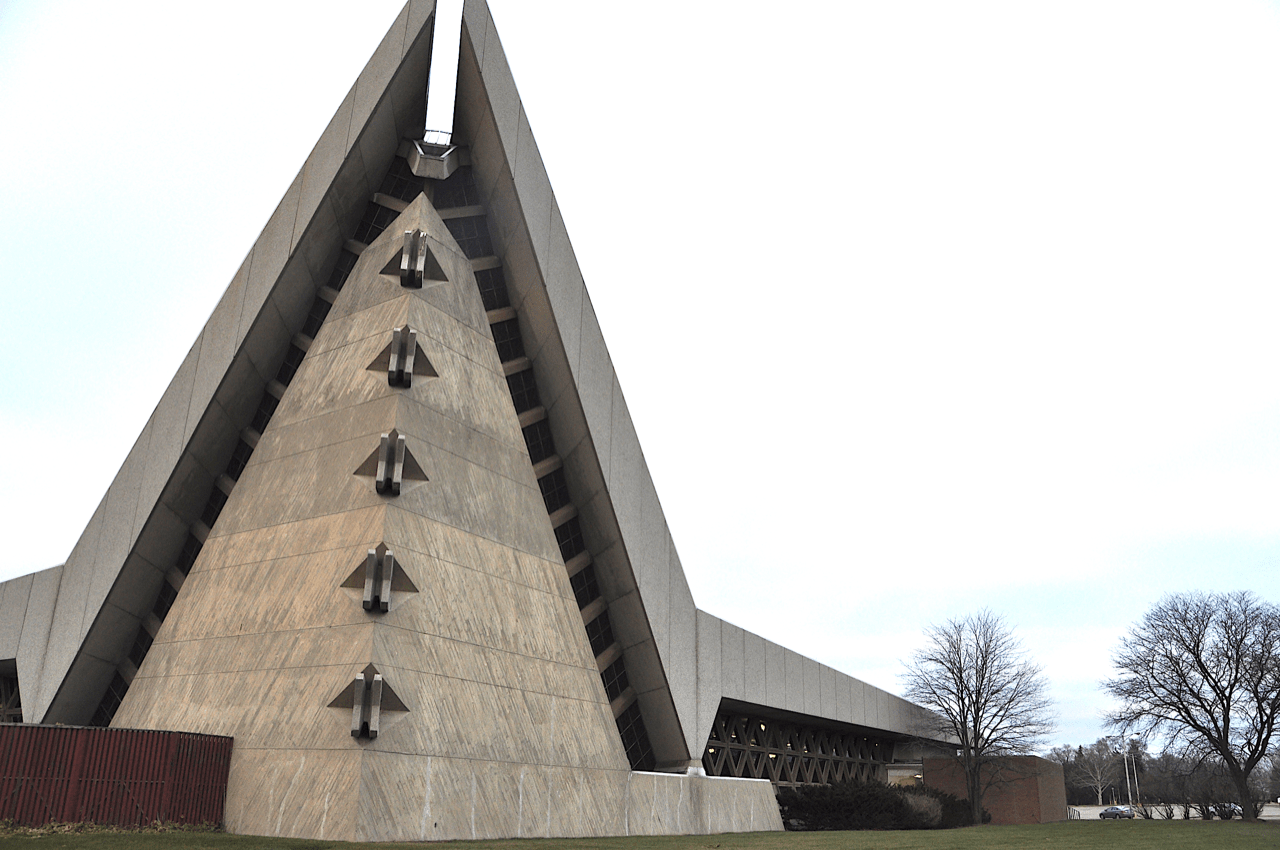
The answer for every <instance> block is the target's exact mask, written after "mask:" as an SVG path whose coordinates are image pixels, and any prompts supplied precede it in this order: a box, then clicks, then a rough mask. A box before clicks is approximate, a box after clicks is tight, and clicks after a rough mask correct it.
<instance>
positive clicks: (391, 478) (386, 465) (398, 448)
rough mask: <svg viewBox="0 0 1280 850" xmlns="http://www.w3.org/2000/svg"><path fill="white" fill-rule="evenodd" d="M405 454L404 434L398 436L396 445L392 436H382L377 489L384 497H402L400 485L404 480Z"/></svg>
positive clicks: (379, 450)
mask: <svg viewBox="0 0 1280 850" xmlns="http://www.w3.org/2000/svg"><path fill="white" fill-rule="evenodd" d="M404 452H405V445H404V434H399V435H397V436H396V439H395V443H394V445H393V444H392V441H391V435H390V434H383V435H382V444H381V445H380V446H379V448H378V472H377V475H376V482H375V488H376V489H377V491H378V492H379V493H381V494H382V495H384V496H387V495H390V496H399V495H400V484H401V482H402V481H403V480H404Z"/></svg>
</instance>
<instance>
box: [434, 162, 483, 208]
mask: <svg viewBox="0 0 1280 850" xmlns="http://www.w3.org/2000/svg"><path fill="white" fill-rule="evenodd" d="M431 203H432V204H433V205H434V206H435V208H436V209H438V210H448V209H453V208H454V207H474V206H476V205H478V204H479V203H480V192H479V190H478V189H476V180H475V175H474V174H473V173H472V172H471V166H469V165H467V166H463V167H462V168H459V169H458V170H457V171H455V172H453V173H452V174H450V175H449V177H448V179H446V180H441V181H439V182H438V183H436V186H435V191H434V192H433V193H432V195H431Z"/></svg>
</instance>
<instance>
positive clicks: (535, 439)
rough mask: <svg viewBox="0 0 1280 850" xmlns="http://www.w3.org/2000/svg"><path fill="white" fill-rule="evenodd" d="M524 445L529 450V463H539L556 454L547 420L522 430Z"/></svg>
mask: <svg viewBox="0 0 1280 850" xmlns="http://www.w3.org/2000/svg"><path fill="white" fill-rule="evenodd" d="M522 430H523V432H524V444H525V447H526V448H528V449H529V462H530V463H540V462H542V461H544V460H546V459H547V458H549V457H551V456H552V455H553V454H555V453H556V446H555V443H554V442H552V440H551V426H550V425H549V424H547V420H545V419H539V420H538V421H537V422H535V423H533V424H532V425H530V426H528V427H527V428H523V429H522Z"/></svg>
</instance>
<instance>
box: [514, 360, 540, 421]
mask: <svg viewBox="0 0 1280 850" xmlns="http://www.w3.org/2000/svg"><path fill="white" fill-rule="evenodd" d="M507 389H508V390H510V391H511V401H512V402H513V403H514V404H515V406H516V413H524V412H525V411H526V410H532V409H533V408H535V407H537V406H538V405H540V404H542V400H541V399H540V398H539V397H538V382H537V381H535V380H534V379H533V370H532V369H525V370H524V371H523V372H516V373H515V374H514V375H508V376H507Z"/></svg>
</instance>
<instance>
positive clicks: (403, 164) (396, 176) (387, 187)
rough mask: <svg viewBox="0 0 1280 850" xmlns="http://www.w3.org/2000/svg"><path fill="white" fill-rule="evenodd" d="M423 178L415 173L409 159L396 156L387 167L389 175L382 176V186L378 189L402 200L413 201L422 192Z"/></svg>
mask: <svg viewBox="0 0 1280 850" xmlns="http://www.w3.org/2000/svg"><path fill="white" fill-rule="evenodd" d="M422 185H423V179H422V178H421V177H419V176H418V175H416V174H414V173H413V169H412V168H410V167H409V161H408V160H407V159H405V158H404V157H402V156H398V157H396V158H395V159H394V160H392V162H391V167H390V168H388V169H387V176H386V177H383V178H382V186H380V187H379V188H378V191H379V192H381V193H382V194H384V195H390V196H391V197H393V198H399V199H400V200H402V201H412V200H413V199H414V198H416V197H418V195H420V194H422Z"/></svg>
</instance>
